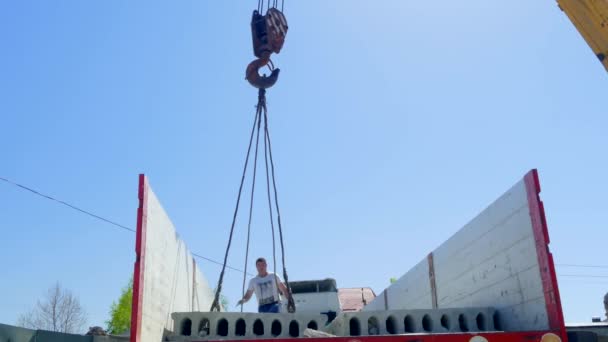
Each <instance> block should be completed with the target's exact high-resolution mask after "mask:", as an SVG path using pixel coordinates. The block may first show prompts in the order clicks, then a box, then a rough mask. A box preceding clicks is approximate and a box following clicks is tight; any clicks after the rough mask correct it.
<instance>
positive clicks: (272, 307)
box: [258, 302, 280, 313]
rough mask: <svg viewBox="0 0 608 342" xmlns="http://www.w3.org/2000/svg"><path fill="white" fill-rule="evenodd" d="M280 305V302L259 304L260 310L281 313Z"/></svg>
mask: <svg viewBox="0 0 608 342" xmlns="http://www.w3.org/2000/svg"><path fill="white" fill-rule="evenodd" d="M279 311H280V306H279V302H274V303H269V304H264V305H260V306H258V312H266V313H279Z"/></svg>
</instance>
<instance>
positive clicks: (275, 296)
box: [237, 258, 287, 313]
mask: <svg viewBox="0 0 608 342" xmlns="http://www.w3.org/2000/svg"><path fill="white" fill-rule="evenodd" d="M267 267H268V265H267V264H266V259H264V258H258V259H257V260H256V261H255V268H257V270H258V275H257V276H256V277H255V278H252V279H251V280H249V287H248V289H247V292H246V293H245V296H243V299H241V300H239V302H238V303H237V306H238V305H242V304H243V303H247V301H249V299H250V298H251V296H252V295H253V293H255V297H256V298H257V300H258V312H272V313H279V311H280V302H281V297H280V296H279V292H280V293H281V294H282V295H283V296H287V288H286V287H285V285H284V284H283V282H282V281H281V278H279V276H278V275H276V274H274V273H269V272H268V271H267Z"/></svg>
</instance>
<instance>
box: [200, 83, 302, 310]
mask: <svg viewBox="0 0 608 342" xmlns="http://www.w3.org/2000/svg"><path fill="white" fill-rule="evenodd" d="M256 107H257V109H256V113H255V118H254V123H253V127H252V130H251V135H250V138H249V146H248V148H247V155H246V157H245V165H244V167H243V174H242V177H241V184H240V186H239V191H238V195H237V201H236V207H235V210H234V215H233V218H232V224H231V227H230V235H229V237H228V245H227V247H226V253H225V255H224V264H223V265H222V271H221V273H220V277H219V280H218V285H217V287H216V291H215V296H214V299H213V303H212V304H211V309H210V311H220V294H221V290H222V285H223V280H224V273H225V267H226V264H227V261H228V254H229V252H230V247H231V245H232V237H233V235H234V227H235V225H236V218H237V214H238V210H239V204H240V200H241V195H242V190H243V185H244V183H245V175H246V174H247V168H248V165H249V157H250V155H251V148H252V145H253V136H254V135H256V146H255V152H254V163H253V177H252V185H251V201H250V205H249V222H248V226H247V243H246V252H245V273H244V276H243V285H242V292H243V295H244V294H245V282H246V275H247V263H248V259H249V245H250V237H251V220H252V215H253V198H254V191H255V182H256V173H257V159H258V147H259V140H260V131H261V123H262V121H264V161H265V163H264V164H265V169H266V190H267V196H268V208H269V214H270V227H271V230H272V255H273V263H274V273H275V274H276V265H277V263H276V239H275V225H274V215H273V210H272V207H273V206H274V207H275V208H276V213H277V218H276V220H277V227H278V230H279V241H280V246H281V261H282V266H283V270H282V271H283V278H284V280H285V287H286V288H287V293H286V294H285V295H286V297H287V301H288V304H287V307H288V311H289V312H295V303H294V302H293V297H292V295H291V287H290V286H289V277H288V275H287V267H286V266H285V244H284V241H283V228H282V224H281V214H280V209H279V197H278V190H277V185H276V176H275V167H274V159H273V156H272V145H271V142H270V131H269V129H268V108H267V107H266V89H264V88H261V89H259V94H258V104H257V106H256ZM271 181H272V190H273V191H272V192H273V194H274V196H271ZM272 199H274V203H273V201H272ZM275 281H276V277H275ZM277 289H278V286H277ZM242 311H243V305H241V312H242Z"/></svg>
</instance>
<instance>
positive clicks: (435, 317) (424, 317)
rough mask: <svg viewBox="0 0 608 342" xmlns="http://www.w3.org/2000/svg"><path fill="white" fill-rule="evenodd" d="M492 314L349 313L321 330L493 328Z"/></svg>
mask: <svg viewBox="0 0 608 342" xmlns="http://www.w3.org/2000/svg"><path fill="white" fill-rule="evenodd" d="M495 314H496V310H495V309H493V308H483V307H481V308H463V309H428V310H424V309H419V310H388V311H363V312H352V313H350V312H349V313H342V314H341V315H339V316H338V317H336V319H335V320H334V321H333V322H331V323H330V324H329V325H328V326H327V327H326V328H325V329H323V331H325V332H327V333H329V334H333V335H337V336H370V335H396V334H408V333H447V332H478V331H496V330H497V329H496V328H495V319H498V316H496V315H495ZM498 325H500V324H498Z"/></svg>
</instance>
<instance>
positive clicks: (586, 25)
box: [557, 0, 608, 71]
mask: <svg viewBox="0 0 608 342" xmlns="http://www.w3.org/2000/svg"><path fill="white" fill-rule="evenodd" d="M557 3H558V4H559V7H560V8H561V9H562V10H563V11H564V12H565V13H566V15H568V18H570V21H572V23H573V24H574V26H575V27H576V29H577V30H578V31H579V32H580V33H581V35H582V36H583V38H585V41H587V44H589V46H590V47H591V49H592V50H593V52H594V53H595V55H596V56H597V58H598V59H599V60H600V62H601V63H602V64H603V65H604V68H606V70H607V71H608V0H557Z"/></svg>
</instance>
